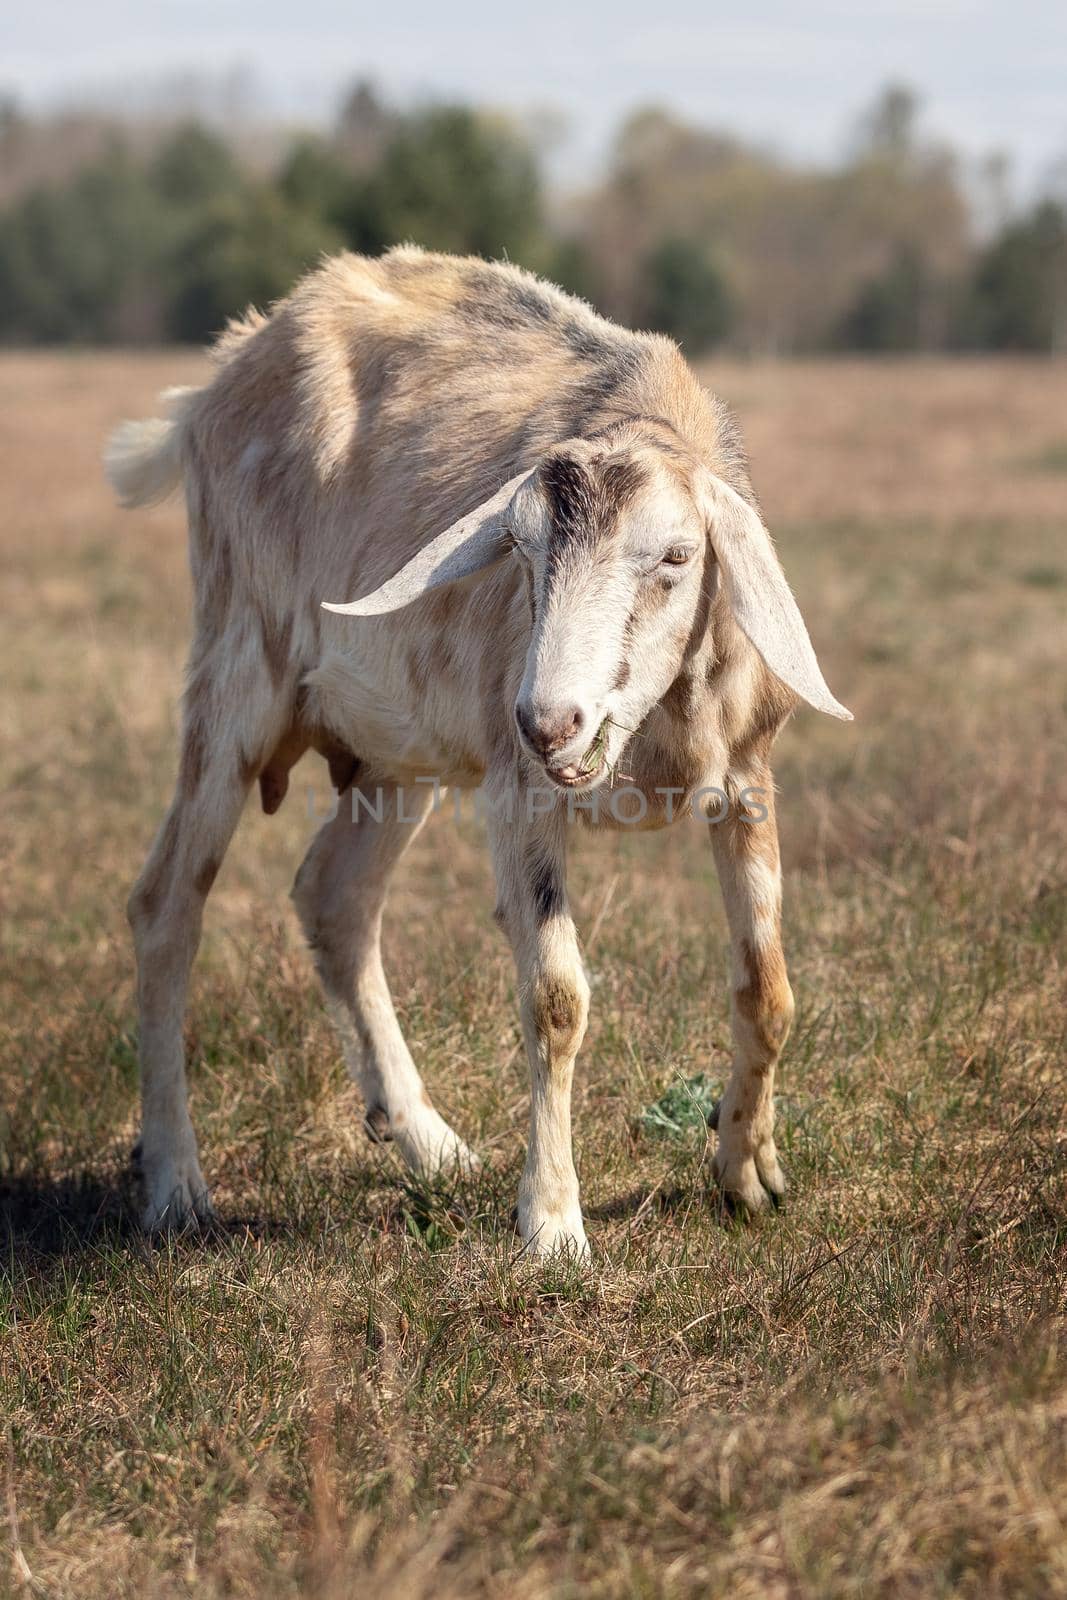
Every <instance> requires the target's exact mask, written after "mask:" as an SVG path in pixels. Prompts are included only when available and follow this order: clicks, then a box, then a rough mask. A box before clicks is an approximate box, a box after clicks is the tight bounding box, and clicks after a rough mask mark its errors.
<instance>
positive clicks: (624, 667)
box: [611, 661, 632, 694]
mask: <svg viewBox="0 0 1067 1600" xmlns="http://www.w3.org/2000/svg"><path fill="white" fill-rule="evenodd" d="M631 670H632V669H631V667H630V663H629V662H628V661H624V662H622V664H621V665H620V667H619V670H618V672H617V673H616V674H615V677H614V679H613V681H612V685H611V692H612V694H614V693H616V691H617V690H619V689H625V688H626V685H627V684H628V683H629V681H630V673H631Z"/></svg>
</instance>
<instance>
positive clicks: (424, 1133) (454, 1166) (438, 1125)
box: [389, 1106, 482, 1181]
mask: <svg viewBox="0 0 1067 1600" xmlns="http://www.w3.org/2000/svg"><path fill="white" fill-rule="evenodd" d="M389 1136H390V1138H392V1139H395V1141H396V1143H397V1145H398V1146H399V1148H400V1154H401V1155H402V1156H403V1158H404V1160H405V1161H406V1162H407V1165H408V1166H409V1167H410V1168H411V1170H412V1171H413V1172H417V1173H418V1175H419V1177H420V1178H425V1179H427V1180H431V1181H432V1180H433V1179H434V1178H441V1177H469V1176H470V1175H471V1174H473V1173H476V1172H479V1171H480V1170H481V1166H482V1163H481V1161H480V1160H479V1158H478V1157H477V1156H476V1155H475V1153H474V1151H473V1150H472V1149H470V1147H469V1146H468V1145H466V1144H464V1142H463V1140H462V1139H461V1138H460V1136H459V1134H458V1133H453V1131H452V1129H451V1128H450V1127H449V1126H448V1123H447V1122H446V1121H445V1119H444V1118H443V1117H442V1116H440V1115H439V1114H438V1113H437V1112H436V1111H435V1110H434V1109H433V1107H432V1106H426V1107H424V1108H422V1114H421V1115H420V1116H419V1117H417V1118H416V1117H411V1118H406V1119H405V1121H404V1123H403V1125H401V1124H400V1123H399V1122H397V1123H391V1124H390V1125H389Z"/></svg>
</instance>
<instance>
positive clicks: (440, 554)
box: [322, 472, 531, 617]
mask: <svg viewBox="0 0 1067 1600" xmlns="http://www.w3.org/2000/svg"><path fill="white" fill-rule="evenodd" d="M530 476H531V474H530V473H528V472H521V473H520V474H519V475H518V477H517V478H510V479H509V480H508V482H507V483H505V484H504V486H503V488H502V489H498V490H497V492H496V494H494V495H493V496H492V498H491V499H489V500H486V501H483V503H482V504H481V505H480V506H477V507H476V508H475V509H474V510H473V511H470V512H468V513H467V515H466V516H465V517H461V518H460V519H459V521H458V522H454V523H453V524H452V526H451V527H450V528H446V529H445V531H444V533H439V534H438V535H437V537H436V538H435V539H431V540H430V542H429V544H425V545H423V547H422V549H421V550H420V551H418V553H417V554H416V555H413V556H412V558H411V560H410V561H409V562H407V563H406V565H405V566H402V567H401V568H400V571H399V572H396V573H394V574H393V576H392V577H391V578H387V579H386V581H385V583H383V584H382V585H381V587H380V588H378V589H375V590H374V591H373V593H371V594H365V595H364V596H363V598H362V600H350V601H349V602H348V604H347V605H338V604H335V603H333V602H332V601H329V600H324V601H323V602H322V604H323V608H324V610H326V611H339V612H340V613H341V614H342V615H343V616H346V617H379V616H382V615H383V614H384V613H385V612H387V611H399V610H400V608H401V607H402V606H408V605H410V604H411V602H412V601H413V600H417V599H418V598H419V596H420V595H424V594H427V593H428V592H429V591H430V590H431V589H439V588H440V587H441V585H442V584H445V583H455V582H456V581H457V580H458V579H460V578H469V577H471V576H472V574H473V573H475V572H480V571H482V569H483V568H484V567H491V566H492V565H493V563H494V562H495V561H499V560H500V559H501V557H502V556H504V555H506V554H507V552H508V550H509V549H510V541H509V539H508V536H507V534H506V533H505V531H504V516H505V513H506V512H507V509H508V507H509V506H510V504H511V502H512V500H513V499H514V498H515V494H516V492H517V491H518V490H519V489H520V488H521V487H522V485H523V484H524V483H525V482H526V480H527V478H529V477H530Z"/></svg>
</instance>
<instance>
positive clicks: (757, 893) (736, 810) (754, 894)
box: [711, 764, 793, 1211]
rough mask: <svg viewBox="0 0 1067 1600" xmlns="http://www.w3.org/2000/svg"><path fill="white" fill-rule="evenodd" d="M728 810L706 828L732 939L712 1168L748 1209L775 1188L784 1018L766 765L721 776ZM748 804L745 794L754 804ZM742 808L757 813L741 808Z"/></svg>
mask: <svg viewBox="0 0 1067 1600" xmlns="http://www.w3.org/2000/svg"><path fill="white" fill-rule="evenodd" d="M746 785H748V786H751V787H753V788H756V789H759V790H761V791H762V793H761V794H760V795H759V800H758V804H759V806H760V807H762V808H763V809H765V812H766V815H765V816H764V817H763V818H762V819H761V820H745V816H743V815H742V810H745V808H744V807H742V806H741V804H740V802H739V800H738V798H737V796H738V794H739V793H740V792H741V791H743V790H744V789H745V787H746ZM728 787H729V789H730V797H731V805H730V811H729V814H728V816H727V817H726V818H725V819H724V820H723V821H721V822H718V823H713V824H712V826H711V840H712V845H713V847H714V851H715V864H716V867H717V869H718V873H719V882H720V884H721V886H722V893H723V899H724V901H725V904H726V918H727V921H728V923H729V925H730V936H731V941H732V944H733V993H732V997H731V1020H732V1024H733V1037H734V1063H733V1072H732V1074H731V1076H730V1081H729V1083H728V1084H727V1087H726V1093H725V1094H724V1095H723V1098H722V1103H721V1105H720V1106H719V1143H718V1149H717V1151H716V1154H715V1176H716V1177H717V1179H718V1181H719V1183H720V1185H721V1187H722V1189H723V1191H724V1193H725V1194H727V1195H728V1196H729V1197H730V1198H731V1199H732V1200H735V1201H737V1202H739V1203H740V1204H741V1205H743V1206H744V1207H745V1208H746V1209H747V1210H749V1211H758V1210H759V1209H760V1208H761V1207H762V1206H765V1205H766V1203H767V1197H768V1195H770V1196H771V1197H772V1198H773V1199H778V1198H780V1197H781V1196H782V1195H783V1194H784V1193H785V1177H784V1176H783V1173H782V1169H781V1167H780V1166H779V1165H778V1154H777V1151H776V1150H775V1145H774V1072H775V1067H776V1066H777V1064H778V1057H779V1055H780V1053H781V1050H782V1046H783V1045H784V1044H785V1041H786V1038H787V1036H788V1033H789V1028H790V1025H791V1023H792V1020H793V994H792V990H791V989H790V987H789V979H788V977H787V976H786V969H785V957H784V956H783V954H782V921H781V912H782V875H781V868H780V865H779V856H778V827H777V823H776V821H775V815H774V788H773V780H772V778H771V774H770V771H769V769H768V768H767V767H765V766H763V765H762V764H761V765H760V766H759V767H758V768H757V769H756V770H755V771H754V772H753V773H752V774H751V775H746V776H745V777H744V779H743V780H742V781H741V782H738V783H737V784H736V786H735V785H734V784H731V785H729V786H728ZM755 804H756V802H755V800H754V801H753V805H754V806H755ZM746 815H748V816H754V815H758V812H756V811H751V812H749V811H746Z"/></svg>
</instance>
